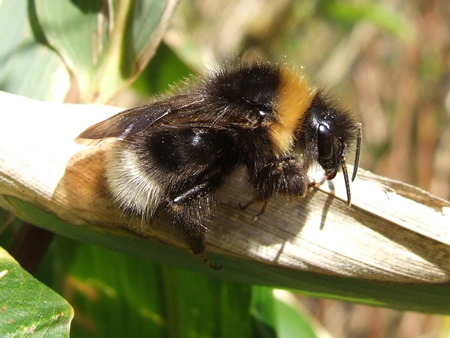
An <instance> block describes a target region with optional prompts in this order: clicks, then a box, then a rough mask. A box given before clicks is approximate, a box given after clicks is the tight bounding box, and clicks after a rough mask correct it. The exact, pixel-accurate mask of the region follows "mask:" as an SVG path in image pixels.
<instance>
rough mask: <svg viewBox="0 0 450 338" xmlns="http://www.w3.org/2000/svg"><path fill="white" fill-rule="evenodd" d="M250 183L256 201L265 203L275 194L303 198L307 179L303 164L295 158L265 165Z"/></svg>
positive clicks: (307, 183)
mask: <svg viewBox="0 0 450 338" xmlns="http://www.w3.org/2000/svg"><path fill="white" fill-rule="evenodd" d="M252 183H253V186H254V187H255V190H256V194H257V199H259V200H262V201H265V200H267V199H268V198H269V197H271V196H273V195H275V194H276V193H286V194H291V195H297V196H301V197H303V196H305V195H306V192H307V190H308V185H309V179H308V174H307V171H306V168H305V167H304V165H303V163H301V162H300V161H299V160H297V159H295V158H284V159H280V160H276V161H274V162H270V163H267V164H266V165H265V166H264V167H263V168H261V169H260V170H258V171H257V172H256V173H255V175H254V177H252Z"/></svg>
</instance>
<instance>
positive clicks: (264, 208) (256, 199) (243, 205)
mask: <svg viewBox="0 0 450 338" xmlns="http://www.w3.org/2000/svg"><path fill="white" fill-rule="evenodd" d="M258 202H262V203H263V206H262V207H261V210H260V211H259V212H258V213H257V214H256V215H255V216H256V217H258V216H261V215H262V214H263V213H264V211H265V210H266V206H267V200H264V201H261V200H259V199H258V198H253V199H251V200H250V201H248V202H247V203H245V204H241V202H239V208H240V209H241V210H245V209H247V208H248V207H249V206H251V205H252V204H255V203H258Z"/></svg>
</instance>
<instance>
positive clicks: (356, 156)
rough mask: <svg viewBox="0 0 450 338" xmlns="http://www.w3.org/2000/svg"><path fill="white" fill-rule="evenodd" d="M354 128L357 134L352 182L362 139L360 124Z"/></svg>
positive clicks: (356, 168) (356, 169)
mask: <svg viewBox="0 0 450 338" xmlns="http://www.w3.org/2000/svg"><path fill="white" fill-rule="evenodd" d="M355 128H357V130H358V134H357V135H356V152H355V163H354V164H353V174H352V182H353V181H354V180H355V178H356V173H357V172H358V167H359V154H360V152H361V139H362V125H361V123H357V124H355ZM347 192H348V189H347Z"/></svg>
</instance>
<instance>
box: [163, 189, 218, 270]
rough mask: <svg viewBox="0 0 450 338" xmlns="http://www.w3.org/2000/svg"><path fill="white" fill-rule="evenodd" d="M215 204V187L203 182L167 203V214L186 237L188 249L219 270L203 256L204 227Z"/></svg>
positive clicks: (206, 229)
mask: <svg viewBox="0 0 450 338" xmlns="http://www.w3.org/2000/svg"><path fill="white" fill-rule="evenodd" d="M215 202H216V198H215V185H214V183H213V182H209V181H207V182H203V183H200V184H198V185H196V186H194V187H192V188H191V189H189V190H187V191H186V192H183V193H181V194H179V195H177V196H174V197H171V198H170V199H169V200H168V201H167V202H166V204H167V212H168V213H169V214H170V215H171V216H172V218H173V219H174V222H175V225H176V226H177V227H178V228H179V229H180V230H181V231H182V232H183V233H184V234H185V235H186V237H187V240H188V244H189V247H190V249H191V251H192V253H193V254H194V255H198V256H199V257H200V258H201V259H202V260H203V261H204V262H205V263H206V265H208V266H209V267H211V268H213V269H220V268H221V266H219V265H217V264H215V263H213V262H211V261H209V259H208V258H207V257H206V254H205V243H204V242H205V232H206V231H208V228H207V227H206V226H205V224H206V223H207V222H209V221H210V220H211V218H212V211H211V209H212V207H213V206H214V204H215Z"/></svg>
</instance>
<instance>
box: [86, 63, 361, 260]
mask: <svg viewBox="0 0 450 338" xmlns="http://www.w3.org/2000/svg"><path fill="white" fill-rule="evenodd" d="M79 138H84V139H94V140H98V141H100V140H102V139H105V138H115V139H116V140H117V142H115V145H114V147H113V149H112V150H111V151H110V153H109V154H107V156H106V167H105V175H106V181H107V185H108V188H109V190H110V193H111V195H112V197H113V198H114V200H115V201H116V202H117V203H118V205H119V206H120V207H121V208H122V209H124V210H125V211H127V212H129V213H130V214H132V215H140V216H141V217H143V218H144V219H151V217H152V216H153V214H154V212H155V211H156V209H157V208H164V210H165V212H166V213H167V214H168V216H169V217H170V218H171V219H172V220H173V223H174V224H175V226H177V227H178V228H179V229H180V230H181V231H182V232H183V233H184V234H185V235H186V237H187V239H188V242H189V246H190V248H191V250H192V252H193V253H194V254H199V255H201V256H202V257H204V252H205V247H204V235H205V232H206V231H207V229H208V223H209V222H210V221H211V219H212V217H213V207H214V205H215V204H217V198H216V193H217V190H218V189H219V188H220V187H221V185H222V184H223V182H224V179H225V178H226V177H227V176H228V175H230V174H231V173H233V172H234V171H235V170H236V169H237V168H238V167H244V168H245V171H246V172H247V178H248V182H249V184H250V186H251V187H252V188H253V194H254V200H253V201H261V202H266V201H267V200H268V199H269V198H271V197H272V196H275V195H278V194H287V195H294V196H300V197H302V196H305V194H306V193H307V191H308V187H310V186H311V185H313V184H314V182H311V181H310V179H309V178H308V169H309V168H310V167H311V166H312V165H313V164H316V163H318V164H319V165H320V166H321V167H322V168H323V170H324V171H325V175H326V178H327V179H329V180H331V179H333V178H334V177H335V175H336V173H337V171H338V170H340V169H342V171H343V174H344V178H345V185H346V189H347V197H348V204H349V205H350V203H351V196H350V186H349V178H348V174H347V169H346V155H347V152H348V150H349V148H350V146H351V145H352V143H353V142H354V141H355V140H356V142H357V146H356V155H355V166H354V171H353V176H352V180H354V178H355V176H356V173H357V169H358V161H359V150H360V144H361V125H360V124H359V123H355V121H354V120H353V117H352V116H351V114H350V113H349V112H348V111H346V110H341V109H339V108H338V107H337V106H336V105H335V103H334V101H332V100H331V99H330V98H329V97H327V96H326V95H324V93H323V92H322V91H320V90H318V89H316V88H314V87H312V86H310V85H309V83H308V82H307V81H306V80H305V78H304V77H303V76H300V75H299V74H297V73H296V72H294V71H292V70H291V69H289V68H288V67H285V66H281V65H273V64H270V63H240V64H238V65H234V66H230V65H229V66H225V67H224V68H222V69H220V70H217V71H215V72H214V73H213V74H212V75H211V76H209V77H207V78H193V79H191V80H189V81H187V82H186V83H185V84H184V86H182V87H179V88H178V89H174V90H172V91H171V93H169V94H167V95H165V96H161V97H158V98H156V99H155V100H154V101H153V102H151V103H150V104H147V105H145V106H142V107H137V108H132V109H129V110H126V111H124V112H121V113H119V114H117V115H115V116H113V117H111V118H109V119H107V120H105V121H102V122H100V123H97V124H95V125H93V126H91V127H89V128H88V129H86V130H85V131H84V132H82V133H81V134H80V135H79Z"/></svg>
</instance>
